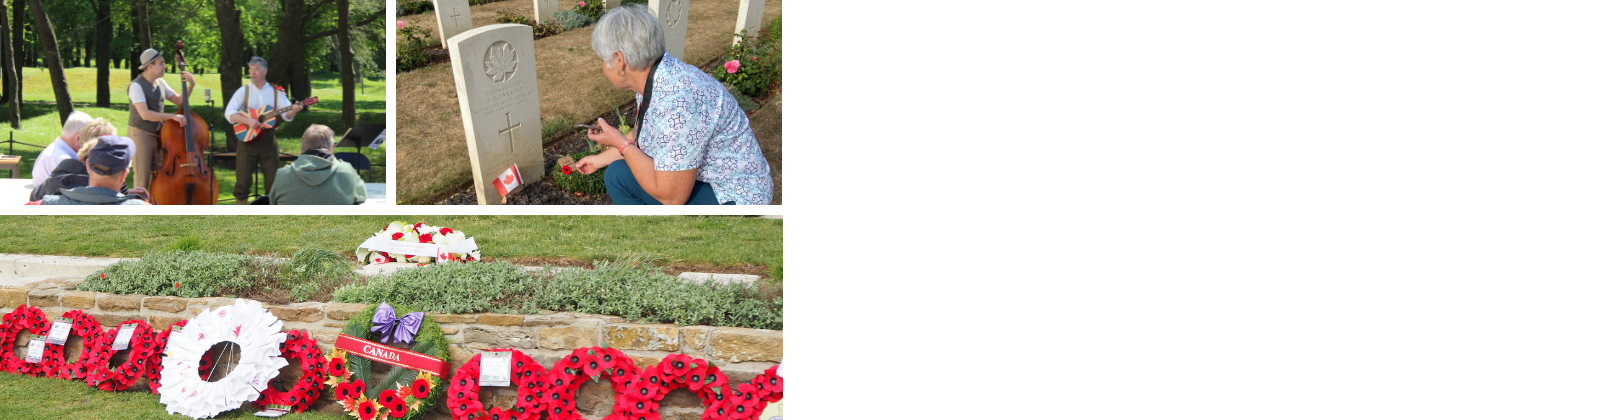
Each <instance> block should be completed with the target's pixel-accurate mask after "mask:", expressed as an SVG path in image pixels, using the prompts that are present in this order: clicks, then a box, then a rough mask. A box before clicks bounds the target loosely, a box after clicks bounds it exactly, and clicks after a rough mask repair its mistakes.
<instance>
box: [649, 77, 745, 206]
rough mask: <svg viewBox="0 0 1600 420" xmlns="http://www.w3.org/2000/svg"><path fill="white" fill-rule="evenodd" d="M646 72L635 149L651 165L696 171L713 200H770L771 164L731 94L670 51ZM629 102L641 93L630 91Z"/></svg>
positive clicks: (696, 175) (720, 84)
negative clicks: (649, 75) (652, 162)
mask: <svg viewBox="0 0 1600 420" xmlns="http://www.w3.org/2000/svg"><path fill="white" fill-rule="evenodd" d="M652 72H653V73H654V75H653V77H652V78H651V80H650V84H651V85H652V86H650V87H649V89H647V90H646V92H647V93H649V94H650V98H649V102H648V104H647V105H645V106H646V108H644V109H645V111H644V112H645V115H644V117H643V118H642V119H643V122H642V123H640V125H641V127H640V128H639V129H640V131H639V137H638V139H637V140H638V145H639V150H640V151H643V152H644V154H646V155H649V156H650V158H651V159H654V160H655V169H656V170H657V171H684V170H689V169H699V171H697V172H695V180H697V181H701V182H705V183H707V184H711V190H712V191H713V192H715V193H716V194H717V202H719V203H727V202H729V201H732V202H734V203H735V204H740V205H748V204H769V203H771V202H772V173H771V168H769V167H768V166H767V159H766V157H764V156H762V155H761V145H760V144H757V143H756V135H755V133H753V132H751V131H750V119H749V118H746V117H745V115H744V110H742V109H740V108H739V102H738V101H737V100H735V99H734V98H733V94H731V93H728V90H727V89H726V88H723V87H722V83H720V82H718V81H717V79H714V78H712V77H711V75H709V74H706V73H705V72H703V71H700V69H698V68H695V67H694V66H691V65H688V64H684V63H683V62H682V61H678V59H677V58H673V57H672V55H670V54H664V55H662V57H661V62H660V64H658V65H657V66H656V68H655V69H654V70H653V71H652ZM634 100H635V101H636V103H638V102H644V100H645V97H644V95H639V94H634Z"/></svg>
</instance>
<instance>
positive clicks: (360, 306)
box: [323, 303, 367, 321]
mask: <svg viewBox="0 0 1600 420" xmlns="http://www.w3.org/2000/svg"><path fill="white" fill-rule="evenodd" d="M365 310H367V304H365V303H330V304H328V308H327V309H325V310H324V311H323V312H324V313H326V314H327V316H328V319H337V320H340V321H343V320H347V319H350V316H351V315H355V314H356V313H357V312H361V311H365Z"/></svg>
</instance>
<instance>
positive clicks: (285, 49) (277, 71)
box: [267, 0, 306, 95]
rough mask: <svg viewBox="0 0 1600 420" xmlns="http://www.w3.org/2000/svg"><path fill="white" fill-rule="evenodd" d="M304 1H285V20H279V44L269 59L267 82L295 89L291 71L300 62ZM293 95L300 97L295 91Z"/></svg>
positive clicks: (273, 48) (298, 92) (296, 90)
mask: <svg viewBox="0 0 1600 420" xmlns="http://www.w3.org/2000/svg"><path fill="white" fill-rule="evenodd" d="M305 6H306V5H305V1H304V0H283V19H280V20H278V43H277V44H275V45H274V46H273V47H272V57H271V58H268V59H267V65H268V67H267V81H268V82H271V83H272V84H275V85H281V86H285V87H289V88H294V87H295V86H293V85H294V84H293V83H290V82H291V81H293V80H294V79H295V78H294V73H293V72H292V71H291V69H293V68H294V66H295V65H296V64H297V63H298V62H299V61H300V53H301V51H300V49H301V42H300V32H301V26H300V25H301V20H300V19H301V18H302V16H301V15H302V14H304V13H305V8H306V7H305ZM292 94H295V95H298V94H300V91H299V90H298V89H295V90H294V91H293V92H292Z"/></svg>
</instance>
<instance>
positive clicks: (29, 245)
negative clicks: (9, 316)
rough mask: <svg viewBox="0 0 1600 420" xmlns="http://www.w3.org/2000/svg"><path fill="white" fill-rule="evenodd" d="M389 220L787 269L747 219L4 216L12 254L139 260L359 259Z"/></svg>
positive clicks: (548, 251)
mask: <svg viewBox="0 0 1600 420" xmlns="http://www.w3.org/2000/svg"><path fill="white" fill-rule="evenodd" d="M390 221H402V222H406V223H417V222H422V223H427V224H429V225H436V226H443V227H449V228H452V229H456V230H459V231H462V232H465V233H466V234H467V235H469V236H472V237H476V238H477V242H478V248H479V250H481V251H482V253H483V256H484V257H485V258H486V259H495V258H523V257H534V258H572V259H580V260H591V261H592V260H602V259H615V258H618V257H622V256H626V255H630V254H637V253H648V254H654V255H657V256H660V257H664V258H666V259H667V262H676V263H699V264H711V265H719V266H738V265H764V266H767V267H769V268H771V269H773V270H779V273H777V275H776V276H774V277H780V276H781V270H782V268H781V267H782V264H783V221H782V220H770V219H762V218H754V217H742V216H638V217H625V216H343V215H340V216H11V217H3V218H0V232H6V234H5V235H0V250H5V251H4V252H8V253H25V254H47V255H81V256H109V257H139V256H143V255H144V254H145V253H146V252H149V251H152V250H161V249H166V248H170V247H173V246H174V244H175V243H177V242H178V241H179V240H180V239H183V238H184V237H194V238H195V239H198V240H199V243H200V246H199V247H200V249H204V250H208V251H215V252H228V253H251V254H265V253H277V254H280V255H285V256H287V255H290V254H293V253H294V252H295V251H298V250H300V249H302V248H313V247H314V248H323V249H328V250H333V251H337V252H340V253H343V254H345V255H347V256H351V257H352V258H354V255H355V249H356V246H358V245H360V244H361V241H364V240H366V239H367V238H368V237H371V236H372V234H373V233H374V232H377V231H379V230H381V229H382V228H383V227H384V226H386V225H388V223H389V222H390Z"/></svg>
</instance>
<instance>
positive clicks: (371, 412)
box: [356, 400, 378, 420]
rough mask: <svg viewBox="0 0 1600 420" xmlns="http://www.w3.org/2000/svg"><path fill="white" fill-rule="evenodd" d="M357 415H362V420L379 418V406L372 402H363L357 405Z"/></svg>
mask: <svg viewBox="0 0 1600 420" xmlns="http://www.w3.org/2000/svg"><path fill="white" fill-rule="evenodd" d="M356 413H358V414H360V415H361V420H372V419H373V418H375V417H378V404H375V403H373V402H372V400H366V401H362V402H361V404H357V405H356Z"/></svg>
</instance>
